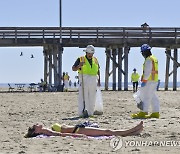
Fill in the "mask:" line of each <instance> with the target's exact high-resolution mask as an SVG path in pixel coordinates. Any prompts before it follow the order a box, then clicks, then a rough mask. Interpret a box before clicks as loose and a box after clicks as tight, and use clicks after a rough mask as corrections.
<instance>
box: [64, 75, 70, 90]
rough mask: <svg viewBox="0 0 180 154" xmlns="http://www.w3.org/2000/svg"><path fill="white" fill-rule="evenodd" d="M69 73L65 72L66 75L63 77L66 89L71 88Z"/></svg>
mask: <svg viewBox="0 0 180 154" xmlns="http://www.w3.org/2000/svg"><path fill="white" fill-rule="evenodd" d="M69 78H70V77H69V75H68V72H66V73H65V75H64V77H63V81H64V91H66V92H67V91H68V88H69Z"/></svg>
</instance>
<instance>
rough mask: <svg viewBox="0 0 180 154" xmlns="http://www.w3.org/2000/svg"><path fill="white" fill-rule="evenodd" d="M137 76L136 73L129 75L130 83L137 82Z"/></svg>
mask: <svg viewBox="0 0 180 154" xmlns="http://www.w3.org/2000/svg"><path fill="white" fill-rule="evenodd" d="M139 77H140V76H139V74H138V73H132V75H131V81H132V82H137V81H138V80H139Z"/></svg>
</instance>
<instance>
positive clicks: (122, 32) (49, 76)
mask: <svg viewBox="0 0 180 154" xmlns="http://www.w3.org/2000/svg"><path fill="white" fill-rule="evenodd" d="M60 39H62V40H61V41H60ZM144 43H148V44H149V45H150V46H151V47H159V48H164V51H165V53H162V54H166V71H165V87H164V89H165V90H168V83H169V77H170V76H171V75H173V90H177V69H178V68H179V67H180V63H179V62H178V59H177V57H178V48H180V28H178V27H149V26H147V25H146V26H141V27H61V28H60V27H0V47H13V46H14V47H15V46H16V47H18V46H21V47H22V46H42V47H43V53H44V81H46V82H47V83H48V84H49V85H52V84H54V86H55V87H57V89H60V86H61V74H62V54H63V48H64V47H79V48H85V47H86V46H87V45H88V44H92V45H94V46H95V47H102V48H105V54H106V62H105V63H106V72H105V90H108V83H109V77H110V76H111V75H112V78H113V90H119V91H121V90H125V91H126V90H128V53H129V52H130V50H131V48H133V47H140V46H141V45H142V44H144ZM171 60H172V61H173V70H172V71H170V68H169V66H170V61H171ZM111 62H112V70H110V63H111ZM117 69H118V71H117V72H118V73H117V74H116V70H117ZM116 78H117V80H118V85H117V86H116ZM122 79H124V81H122ZM53 80H54V81H53ZM122 83H124V86H123V87H124V89H122ZM116 87H118V89H116Z"/></svg>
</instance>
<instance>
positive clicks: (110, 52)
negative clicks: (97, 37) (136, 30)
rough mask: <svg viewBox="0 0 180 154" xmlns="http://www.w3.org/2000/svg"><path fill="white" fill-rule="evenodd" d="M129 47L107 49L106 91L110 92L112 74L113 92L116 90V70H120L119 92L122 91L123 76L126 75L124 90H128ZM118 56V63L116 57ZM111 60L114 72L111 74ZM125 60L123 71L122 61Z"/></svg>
mask: <svg viewBox="0 0 180 154" xmlns="http://www.w3.org/2000/svg"><path fill="white" fill-rule="evenodd" d="M129 49H130V48H129V47H125V48H124V56H123V48H116V47H114V48H107V49H106V72H105V90H108V84H109V77H110V75H111V74H112V90H116V76H117V74H116V68H118V90H119V91H120V90H122V74H123V75H124V90H128V53H129ZM117 55H118V62H116V56H117ZM110 60H112V71H111V72H109V66H110ZM123 60H124V71H123V70H122V61H123Z"/></svg>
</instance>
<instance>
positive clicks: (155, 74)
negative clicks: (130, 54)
mask: <svg viewBox="0 0 180 154" xmlns="http://www.w3.org/2000/svg"><path fill="white" fill-rule="evenodd" d="M148 59H150V60H151V61H152V71H151V75H150V76H149V78H148V81H158V60H157V58H156V57H154V56H153V55H151V56H149V57H147V58H146V60H148ZM146 60H145V62H146ZM145 62H144V64H145ZM144 64H143V76H144ZM143 76H142V80H143Z"/></svg>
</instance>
